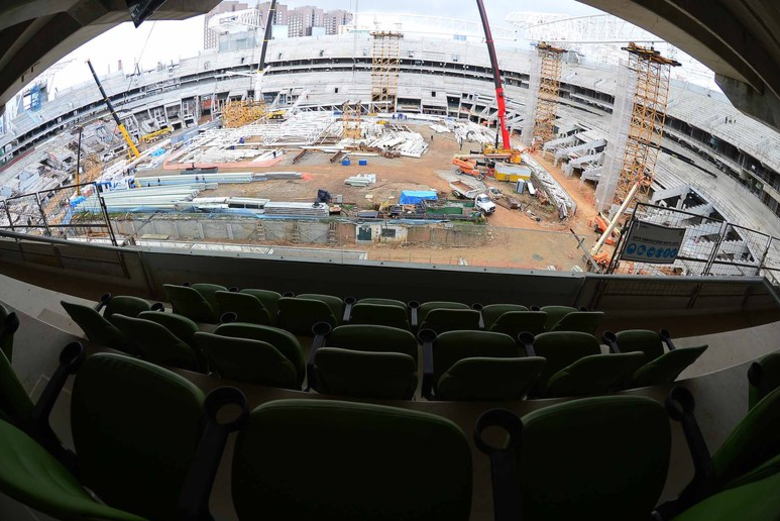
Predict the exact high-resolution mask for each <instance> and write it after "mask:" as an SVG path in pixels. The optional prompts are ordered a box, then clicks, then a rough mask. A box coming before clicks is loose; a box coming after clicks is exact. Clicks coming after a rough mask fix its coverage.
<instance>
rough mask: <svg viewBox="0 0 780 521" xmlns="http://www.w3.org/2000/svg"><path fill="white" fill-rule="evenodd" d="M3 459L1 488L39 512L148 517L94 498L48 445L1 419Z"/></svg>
mask: <svg viewBox="0 0 780 521" xmlns="http://www.w3.org/2000/svg"><path fill="white" fill-rule="evenodd" d="M0 461H2V462H3V464H2V465H0V492H2V493H3V494H4V495H5V496H8V497H10V498H11V499H14V500H16V501H18V502H19V503H22V504H24V505H26V506H28V507H30V508H32V509H34V510H35V511H37V512H41V513H43V514H46V515H48V516H51V517H53V518H55V519H63V520H93V519H94V520H101V521H147V520H146V518H143V517H140V516H137V515H134V514H131V513H129V512H124V511H122V510H117V509H116V508H112V507H110V506H107V505H104V504H101V503H100V502H99V501H97V500H95V499H94V498H93V497H92V495H91V494H90V493H89V492H88V491H87V490H85V489H84V487H83V486H82V485H81V483H80V482H79V481H78V479H77V478H76V477H75V476H74V475H73V474H72V473H71V472H70V471H69V470H68V469H67V468H66V467H65V466H63V465H62V464H61V463H60V462H59V461H57V459H56V458H54V456H52V455H51V454H49V452H47V451H46V449H44V448H43V447H42V446H40V445H39V444H38V443H37V442H36V441H35V440H34V439H33V438H31V437H30V436H28V435H27V434H25V433H24V432H23V431H21V430H19V429H18V428H16V427H14V426H13V425H11V424H9V423H6V422H5V421H2V420H0ZM116 470H117V473H121V470H120V469H116ZM150 519H152V518H150ZM154 519H158V518H154Z"/></svg>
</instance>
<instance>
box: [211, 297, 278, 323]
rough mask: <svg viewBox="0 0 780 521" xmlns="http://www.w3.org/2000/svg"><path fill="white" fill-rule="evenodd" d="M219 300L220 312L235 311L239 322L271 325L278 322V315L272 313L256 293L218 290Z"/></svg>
mask: <svg viewBox="0 0 780 521" xmlns="http://www.w3.org/2000/svg"><path fill="white" fill-rule="evenodd" d="M216 298H217V301H218V302H219V309H220V312H221V313H222V314H223V315H224V314H225V313H235V314H236V321H237V322H246V323H249V324H261V325H271V324H275V323H276V316H273V317H271V313H270V312H269V311H268V309H267V308H266V307H265V306H264V305H263V303H262V302H260V300H259V299H258V298H257V297H255V296H254V295H249V294H248V293H240V292H238V293H237V292H234V291H217V293H216Z"/></svg>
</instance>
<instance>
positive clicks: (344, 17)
mask: <svg viewBox="0 0 780 521" xmlns="http://www.w3.org/2000/svg"><path fill="white" fill-rule="evenodd" d="M351 21H352V13H350V12H349V11H345V10H344V9H334V10H332V11H326V12H325V34H338V33H339V27H341V26H342V25H347V24H348V23H349V22H351Z"/></svg>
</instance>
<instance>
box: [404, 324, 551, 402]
mask: <svg viewBox="0 0 780 521" xmlns="http://www.w3.org/2000/svg"><path fill="white" fill-rule="evenodd" d="M418 336H419V338H420V341H421V343H422V344H423V368H424V374H423V384H422V392H423V396H425V397H426V398H427V399H429V400H432V399H437V400H502V399H503V400H517V399H521V398H522V397H523V396H524V395H525V393H526V391H527V390H528V388H529V387H530V386H531V385H532V384H533V383H534V382H535V381H536V379H537V378H538V376H539V373H540V372H541V370H542V367H543V366H544V361H543V360H542V359H540V358H539V357H520V355H519V349H518V347H517V344H516V343H515V341H514V339H512V337H510V336H508V335H504V334H503V333H493V332H490V331H450V332H446V333H442V334H441V335H436V334H435V333H433V331H431V330H429V329H428V330H421V331H420V333H419V335H418Z"/></svg>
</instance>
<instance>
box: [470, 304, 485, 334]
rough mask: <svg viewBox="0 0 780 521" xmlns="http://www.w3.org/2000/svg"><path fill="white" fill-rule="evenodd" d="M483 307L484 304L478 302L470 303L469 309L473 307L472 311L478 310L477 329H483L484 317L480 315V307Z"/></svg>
mask: <svg viewBox="0 0 780 521" xmlns="http://www.w3.org/2000/svg"><path fill="white" fill-rule="evenodd" d="M484 307H485V306H483V305H482V304H480V303H479V302H477V303H475V304H472V305H471V309H473V310H474V311H479V329H485V319H484V318H483V317H482V309H483V308H484Z"/></svg>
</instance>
